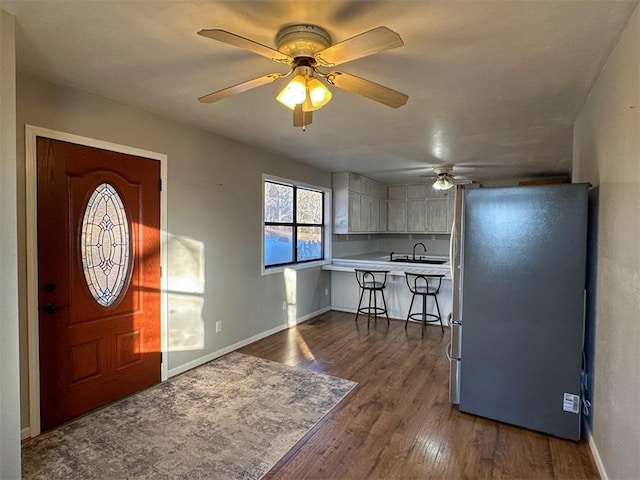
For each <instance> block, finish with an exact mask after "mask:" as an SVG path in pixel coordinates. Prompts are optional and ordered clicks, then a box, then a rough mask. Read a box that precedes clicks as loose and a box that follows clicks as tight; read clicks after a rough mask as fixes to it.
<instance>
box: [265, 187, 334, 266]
mask: <svg viewBox="0 0 640 480" xmlns="http://www.w3.org/2000/svg"><path fill="white" fill-rule="evenodd" d="M325 195H326V192H325V191H324V190H323V189H321V188H314V187H310V186H303V185H295V184H293V183H288V182H286V181H284V180H282V181H281V180H274V179H265V181H264V235H263V241H264V257H263V258H264V267H266V268H270V267H278V266H283V265H291V264H299V263H305V262H313V261H318V260H323V259H324V258H325V244H326V241H325V224H324V222H325V210H326V209H325V202H326V198H325Z"/></svg>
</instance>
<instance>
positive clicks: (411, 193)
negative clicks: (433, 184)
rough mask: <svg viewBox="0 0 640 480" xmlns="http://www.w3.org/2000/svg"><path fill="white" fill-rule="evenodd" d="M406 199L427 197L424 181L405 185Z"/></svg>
mask: <svg viewBox="0 0 640 480" xmlns="http://www.w3.org/2000/svg"><path fill="white" fill-rule="evenodd" d="M407 198H408V199H412V198H413V199H424V198H427V185H426V184H424V183H415V184H412V185H407Z"/></svg>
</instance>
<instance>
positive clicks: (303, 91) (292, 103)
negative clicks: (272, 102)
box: [276, 75, 307, 110]
mask: <svg viewBox="0 0 640 480" xmlns="http://www.w3.org/2000/svg"><path fill="white" fill-rule="evenodd" d="M306 83H307V82H306V79H305V78H304V76H303V75H296V76H295V77H293V78H292V79H291V81H290V82H289V83H288V84H287V86H286V87H284V88H283V89H282V91H281V92H280V93H279V94H278V96H277V97H276V100H278V101H279V102H280V103H281V104H283V105H284V106H286V107H288V108H290V109H291V110H293V109H294V108H295V107H296V105H299V104H301V103H303V102H304V100H305V98H307V85H306Z"/></svg>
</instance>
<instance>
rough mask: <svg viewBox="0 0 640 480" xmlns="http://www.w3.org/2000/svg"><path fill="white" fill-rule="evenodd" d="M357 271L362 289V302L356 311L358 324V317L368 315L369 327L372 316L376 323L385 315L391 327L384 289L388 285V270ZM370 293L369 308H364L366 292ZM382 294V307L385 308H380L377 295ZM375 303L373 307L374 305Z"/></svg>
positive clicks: (357, 278)
mask: <svg viewBox="0 0 640 480" xmlns="http://www.w3.org/2000/svg"><path fill="white" fill-rule="evenodd" d="M355 271H356V280H357V281H358V286H359V287H360V301H359V302H358V310H357V311H356V324H357V323H358V315H360V314H361V313H362V314H366V315H367V327H369V322H370V321H371V314H373V318H374V320H375V321H377V320H378V315H382V314H383V313H384V314H385V316H386V317H387V325H389V315H388V314H387V302H386V301H385V299H384V288H385V286H386V284H387V274H388V273H389V271H388V270H359V269H357V268H356V269H355ZM367 291H368V292H369V306H364V307H363V306H362V299H363V297H364V292H367ZM378 292H380V296H381V297H382V305H384V308H382V307H378V300H377V293H378ZM372 302H373V305H372Z"/></svg>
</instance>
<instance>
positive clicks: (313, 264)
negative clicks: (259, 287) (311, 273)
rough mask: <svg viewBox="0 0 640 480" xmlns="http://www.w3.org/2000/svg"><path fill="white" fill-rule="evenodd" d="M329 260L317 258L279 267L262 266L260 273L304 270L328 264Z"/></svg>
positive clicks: (269, 273) (271, 273)
mask: <svg viewBox="0 0 640 480" xmlns="http://www.w3.org/2000/svg"><path fill="white" fill-rule="evenodd" d="M330 263H331V260H317V261H315V262H308V263H294V264H291V265H282V266H281V267H271V268H265V267H262V275H263V276H264V275H273V274H274V273H282V272H284V271H285V270H304V269H306V268H316V267H322V266H323V265H329V264H330Z"/></svg>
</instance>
